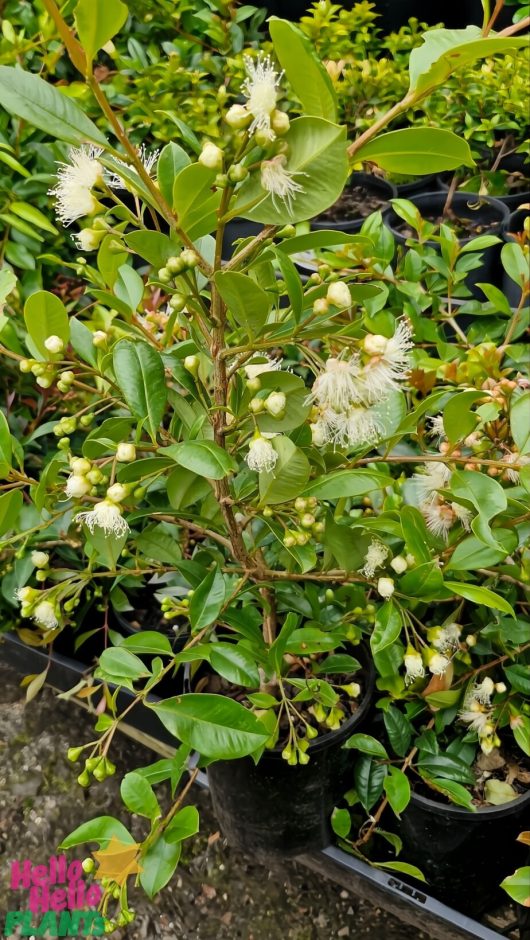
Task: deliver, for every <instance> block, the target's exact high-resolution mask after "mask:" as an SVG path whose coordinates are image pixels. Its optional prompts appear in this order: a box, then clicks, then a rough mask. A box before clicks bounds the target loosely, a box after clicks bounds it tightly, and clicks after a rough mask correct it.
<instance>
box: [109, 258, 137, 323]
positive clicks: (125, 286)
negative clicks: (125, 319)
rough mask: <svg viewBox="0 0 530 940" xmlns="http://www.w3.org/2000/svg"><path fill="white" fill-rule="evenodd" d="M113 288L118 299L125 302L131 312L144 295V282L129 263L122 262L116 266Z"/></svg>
mask: <svg viewBox="0 0 530 940" xmlns="http://www.w3.org/2000/svg"><path fill="white" fill-rule="evenodd" d="M113 290H114V293H115V295H116V297H117V298H118V300H121V301H122V302H123V303H124V304H126V305H127V307H128V308H129V310H130V311H131V313H134V312H135V311H136V310H137V309H138V306H139V304H140V301H141V300H142V297H143V295H144V282H143V281H142V278H141V277H140V275H139V274H138V272H137V271H135V270H134V268H132V267H131V266H130V265H129V264H122V265H121V267H120V268H118V276H117V278H116V280H115V281H114V287H113Z"/></svg>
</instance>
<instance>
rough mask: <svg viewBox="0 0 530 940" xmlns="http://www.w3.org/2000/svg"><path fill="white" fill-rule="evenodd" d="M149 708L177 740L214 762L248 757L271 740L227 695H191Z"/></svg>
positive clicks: (170, 699) (250, 715) (259, 723)
mask: <svg viewBox="0 0 530 940" xmlns="http://www.w3.org/2000/svg"><path fill="white" fill-rule="evenodd" d="M148 707H149V708H151V709H152V710H153V711H154V712H155V713H156V714H157V715H158V717H159V719H160V721H161V722H162V724H163V725H164V727H165V728H167V730H168V731H169V732H170V733H171V734H173V735H174V736H175V737H176V738H178V740H180V741H182V742H183V743H184V744H188V745H189V746H190V747H192V748H195V749H196V750H197V751H198V752H199V754H201V755H202V756H203V757H209V758H210V759H211V760H234V759H236V758H238V757H246V756H248V755H249V754H252V753H254V752H255V751H257V750H258V749H259V748H260V747H262V746H263V745H264V744H265V743H266V741H268V739H269V737H270V735H269V732H268V731H267V729H266V728H265V726H264V725H263V724H262V723H261V722H260V721H259V720H258V719H257V718H256V717H255V716H254V715H253V714H252V713H251V712H250V711H249V710H248V709H247V708H245V707H244V706H243V705H241V704H240V703H239V702H236V701H234V699H231V698H227V697H226V696H225V695H211V694H210V693H207V692H201V693H198V694H195V693H189V694H187V695H181V696H179V697H178V698H169V699H164V700H163V701H161V702H158V703H156V704H154V705H152V704H149V705H148Z"/></svg>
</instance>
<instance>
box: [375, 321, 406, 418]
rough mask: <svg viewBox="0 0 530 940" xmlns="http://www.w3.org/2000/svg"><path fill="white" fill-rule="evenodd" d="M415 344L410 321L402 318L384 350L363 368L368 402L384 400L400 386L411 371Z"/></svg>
mask: <svg viewBox="0 0 530 940" xmlns="http://www.w3.org/2000/svg"><path fill="white" fill-rule="evenodd" d="M413 345H414V344H413V342H412V330H411V327H410V323H409V321H408V320H400V321H399V323H398V325H397V328H396V332H395V333H394V335H393V336H392V337H391V338H390V339H388V340H387V342H386V346H385V350H384V352H383V353H381V354H379V355H377V356H374V357H373V358H372V359H371V360H370V362H368V363H367V365H366V366H365V368H364V370H363V380H364V387H365V394H366V399H365V400H366V403H367V404H374V403H375V402H378V401H382V400H383V399H384V398H386V397H387V396H388V393H389V391H390V390H391V389H393V388H398V387H399V382H400V381H402V380H403V379H404V378H405V377H406V375H407V374H408V372H409V366H410V357H409V352H410V350H411V349H412V347H413Z"/></svg>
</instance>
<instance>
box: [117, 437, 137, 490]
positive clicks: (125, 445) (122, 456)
mask: <svg viewBox="0 0 530 940" xmlns="http://www.w3.org/2000/svg"><path fill="white" fill-rule="evenodd" d="M116 460H118V461H119V462H120V463H131V461H133V460H136V447H135V446H134V444H131V443H130V442H129V441H123V442H122V443H121V444H118V446H117V448H116ZM118 502H119V500H118Z"/></svg>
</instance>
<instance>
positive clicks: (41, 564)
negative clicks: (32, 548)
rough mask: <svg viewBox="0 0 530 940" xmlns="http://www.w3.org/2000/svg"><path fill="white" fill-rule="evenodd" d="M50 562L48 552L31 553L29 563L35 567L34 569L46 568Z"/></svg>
mask: <svg viewBox="0 0 530 940" xmlns="http://www.w3.org/2000/svg"><path fill="white" fill-rule="evenodd" d="M49 561H50V556H49V555H48V552H32V553H31V563H32V564H33V565H35V567H36V568H47V567H48V563H49Z"/></svg>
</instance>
